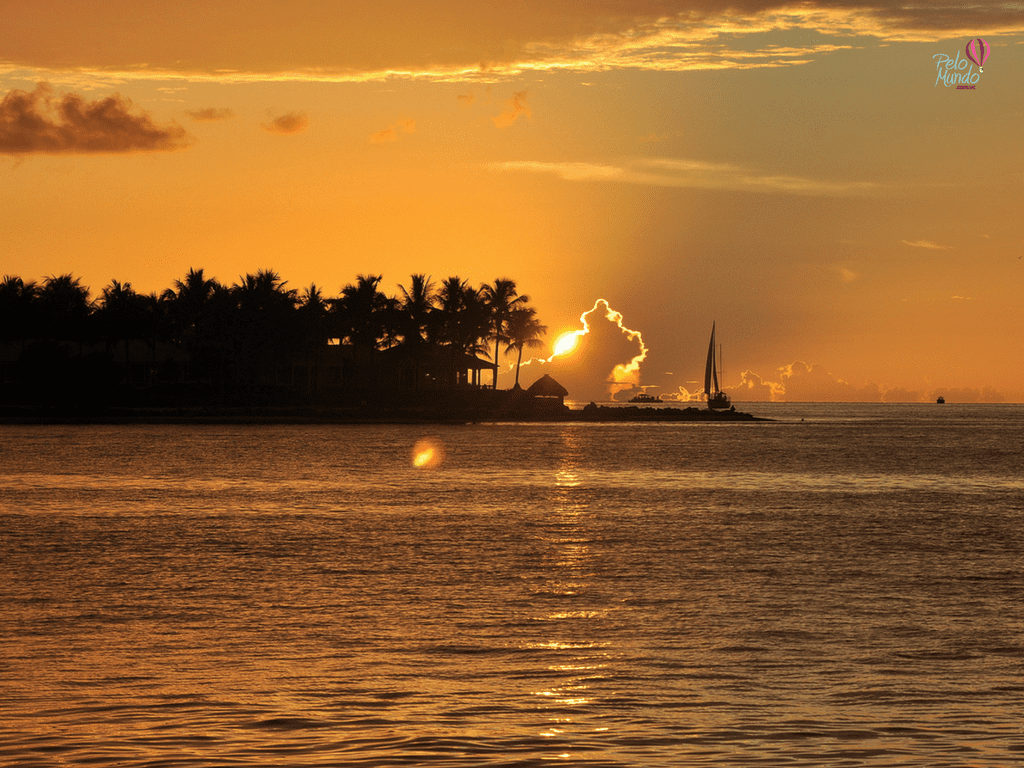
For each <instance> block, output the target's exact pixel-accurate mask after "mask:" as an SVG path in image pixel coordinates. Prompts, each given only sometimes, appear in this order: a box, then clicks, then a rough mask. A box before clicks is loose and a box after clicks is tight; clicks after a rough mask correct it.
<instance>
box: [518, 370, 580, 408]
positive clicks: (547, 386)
mask: <svg viewBox="0 0 1024 768" xmlns="http://www.w3.org/2000/svg"><path fill="white" fill-rule="evenodd" d="M526 394H528V395H530V396H531V397H535V398H541V399H543V400H548V401H556V400H557V401H558V404H559V405H562V401H563V399H564V398H565V396H566V395H568V394H569V390H567V389H566V388H565V387H563V386H562V385H561V384H559V383H558V382H557V381H555V380H554V379H552V378H551V377H550V376H549V375H548V374H546V373H545V374H544V375H543V376H541V377H540V378H539V379H537V380H536V381H535V382H533V384H531V385H530V388H529V389H528V390H526Z"/></svg>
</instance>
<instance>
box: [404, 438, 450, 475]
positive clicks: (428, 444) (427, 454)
mask: <svg viewBox="0 0 1024 768" xmlns="http://www.w3.org/2000/svg"><path fill="white" fill-rule="evenodd" d="M443 460H444V451H443V450H442V448H441V444H440V443H439V442H437V441H436V440H431V439H429V438H424V439H423V440H417V441H416V445H415V446H413V449H412V465H413V466H414V467H423V468H430V467H437V466H439V465H440V464H441V462H442V461H443Z"/></svg>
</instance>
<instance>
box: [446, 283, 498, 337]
mask: <svg viewBox="0 0 1024 768" xmlns="http://www.w3.org/2000/svg"><path fill="white" fill-rule="evenodd" d="M437 300H438V313H439V314H440V317H441V319H440V323H439V331H438V333H439V337H440V340H441V341H442V343H444V344H449V345H451V346H453V347H455V349H457V350H458V351H460V352H462V353H464V354H467V355H484V356H485V357H486V356H488V355H487V350H486V348H485V346H484V344H483V340H484V339H486V338H487V337H488V335H489V332H490V331H489V328H490V325H491V318H490V313H489V312H488V309H487V305H486V303H485V301H484V298H483V296H482V292H481V291H480V290H478V289H476V288H471V287H470V286H469V284H468V282H467V281H466V280H463V279H462V278H460V277H457V276H455V277H449V278H447V279H446V280H445V281H444V282H443V283H442V284H441V290H440V291H439V292H438V299H437Z"/></svg>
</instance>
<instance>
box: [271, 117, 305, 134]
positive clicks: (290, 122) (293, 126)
mask: <svg viewBox="0 0 1024 768" xmlns="http://www.w3.org/2000/svg"><path fill="white" fill-rule="evenodd" d="M262 125H263V128H264V130H267V131H270V132H271V133H279V134H282V135H287V134H291V133H299V132H300V131H304V130H305V129H306V127H307V126H308V125H309V118H307V117H306V113H305V112H286V113H285V114H283V115H278V116H277V117H274V118H272V119H271V121H270V122H269V123H263V124H262Z"/></svg>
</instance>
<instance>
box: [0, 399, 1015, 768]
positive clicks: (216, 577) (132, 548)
mask: <svg viewBox="0 0 1024 768" xmlns="http://www.w3.org/2000/svg"><path fill="white" fill-rule="evenodd" d="M740 408H741V410H749V411H751V412H754V413H756V414H759V415H765V416H769V417H771V418H773V419H774V421H771V422H758V423H749V424H698V423H693V424H685V423H682V424H680V423H675V424H641V425H630V424H477V425H464V426H410V425H404V426H313V427H311V426H178V425H161V426H146V425H138V426H124V427H110V426H0V612H2V613H0V765H4V766H86V765H87V766H123V767H125V768H135V767H138V766H152V767H153V768H157V767H160V768H164V767H167V768H170V767H172V766H174V767H177V766H279V765H287V766H326V765H339V766H349V765H355V766H360V765H373V766H400V765H438V766H513V765H521V766H535V765H545V764H549V763H553V764H558V763H563V764H565V765H572V766H576V765H585V766H679V765H686V766H701V765H707V766H732V765H737V766H748V765H754V766H781V765H786V766H1005V765H1013V764H1022V763H1024V449H1022V446H1024V406H1013V405H1003V406H981V405H974V406H965V405H956V404H947V405H944V406H937V405H913V406H911V405H906V406H899V405H856V406H852V405H844V406H826V405H804V404H789V405H770V404H768V405H750V406H740ZM420 441H429V442H425V443H424V442H420ZM431 450H432V452H430V451H431ZM417 456H419V457H420V458H419V461H417V460H416V459H417ZM417 464H422V466H417Z"/></svg>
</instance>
